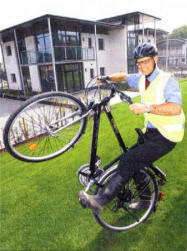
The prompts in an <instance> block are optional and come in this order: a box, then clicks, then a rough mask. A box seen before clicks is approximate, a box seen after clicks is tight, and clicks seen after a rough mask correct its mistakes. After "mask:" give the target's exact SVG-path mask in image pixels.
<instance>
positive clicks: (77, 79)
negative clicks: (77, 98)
mask: <svg viewBox="0 0 187 251" xmlns="http://www.w3.org/2000/svg"><path fill="white" fill-rule="evenodd" d="M56 70H57V81H58V89H59V91H67V92H76V91H80V90H82V89H83V88H84V85H83V67H82V63H73V64H57V65H56Z"/></svg>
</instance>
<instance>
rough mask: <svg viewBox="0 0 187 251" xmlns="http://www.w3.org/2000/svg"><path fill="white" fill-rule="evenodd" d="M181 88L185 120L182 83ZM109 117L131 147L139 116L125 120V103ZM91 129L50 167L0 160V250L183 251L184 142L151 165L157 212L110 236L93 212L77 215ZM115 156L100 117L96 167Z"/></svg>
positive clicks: (186, 89)
mask: <svg viewBox="0 0 187 251" xmlns="http://www.w3.org/2000/svg"><path fill="white" fill-rule="evenodd" d="M180 84H181V88H182V92H183V106H184V110H185V112H186V117H187V79H185V80H182V81H180ZM138 100H139V97H137V98H135V99H134V101H138ZM112 111H113V115H114V117H115V119H116V122H117V124H118V126H119V129H120V132H121V134H122V136H123V139H124V140H125V142H126V144H127V146H130V145H132V144H133V143H135V141H136V139H137V136H136V133H135V131H134V129H133V128H135V127H139V128H142V127H143V116H142V115H139V116H136V115H133V114H131V113H130V112H129V111H128V105H127V104H125V103H120V104H118V105H115V106H113V108H112ZM91 122H92V121H91V120H90V121H89V123H88V127H87V130H86V134H85V135H84V136H83V138H82V139H81V140H80V142H79V143H78V144H77V145H76V146H75V148H74V149H72V150H70V151H69V152H67V153H65V154H64V155H62V156H59V157H57V158H55V159H53V160H50V161H46V162H42V163H26V162H21V161H18V160H16V159H14V158H13V157H11V156H10V155H9V154H8V153H3V154H1V155H0V161H1V162H0V163H1V166H0V182H1V189H0V250H1V251H3V250H11V251H13V250H18V251H19V250H25V251H29V250H51V251H55V250H59V251H78V250H82V251H102V250H105V251H122V250H124V251H184V250H187V231H186V226H187V225H186V224H187V207H186V201H187V198H186V182H187V178H186V177H187V176H186V167H187V151H186V146H187V144H186V143H187V136H186V135H185V138H184V140H183V142H182V143H179V144H178V145H177V146H176V148H175V149H174V150H173V151H172V152H171V153H169V154H168V155H166V156H165V157H163V158H161V159H160V160H159V161H157V162H156V164H157V165H158V166H159V167H160V168H161V169H163V171H164V172H166V174H167V183H166V185H165V186H164V187H163V191H164V192H165V197H164V200H163V201H161V202H160V203H159V205H158V208H157V211H156V213H153V214H152V216H151V217H150V218H149V219H148V220H147V221H146V222H145V223H143V224H141V225H140V226H138V227H136V228H134V229H132V230H129V231H128V232H122V233H114V232H110V231H107V230H105V229H103V228H102V227H101V226H100V225H98V224H97V222H96V221H95V219H94V217H93V215H92V213H91V210H84V209H82V207H81V206H80V205H79V202H78V192H79V190H81V189H82V187H81V185H80V184H79V182H78V179H77V174H76V171H77V169H78V168H79V167H80V166H81V165H83V164H85V163H88V162H89V154H90V143H91V128H92V123H91ZM119 153H120V149H119V147H118V144H117V141H116V139H115V137H114V136H113V134H112V130H111V128H110V125H109V123H108V121H107V118H106V117H105V115H104V114H103V116H102V118H101V131H100V135H99V148H98V155H99V156H100V157H101V158H102V164H106V163H107V162H109V161H110V160H112V159H113V158H115V157H116V155H117V154H119Z"/></svg>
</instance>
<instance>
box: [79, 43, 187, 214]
mask: <svg viewBox="0 0 187 251" xmlns="http://www.w3.org/2000/svg"><path fill="white" fill-rule="evenodd" d="M134 58H135V60H136V64H137V66H138V69H139V71H140V73H139V74H126V73H122V72H121V73H115V74H112V75H109V76H108V79H109V80H110V81H127V82H128V84H129V86H130V87H135V88H138V89H139V92H140V95H141V103H135V104H132V105H129V109H130V111H132V112H133V113H134V114H141V113H144V118H145V120H144V124H145V127H144V129H143V133H144V139H145V140H144V142H143V143H141V144H138V145H137V146H136V148H134V149H132V150H130V151H127V152H126V153H124V154H123V155H122V157H121V159H120V162H119V164H118V168H117V173H116V174H115V175H114V176H112V178H111V179H110V180H109V181H108V183H106V185H105V186H104V187H103V189H102V191H101V192H100V193H99V194H96V195H88V194H87V193H86V192H85V191H80V192H79V198H80V203H81V204H82V206H83V207H88V208H91V209H92V210H93V212H94V213H95V214H98V213H100V212H101V210H102V209H103V208H104V206H105V205H106V204H108V203H109V202H110V201H111V200H113V199H114V197H115V196H116V195H117V194H118V193H119V192H120V190H121V188H122V186H124V185H125V184H126V183H127V182H128V181H129V180H130V178H132V177H133V178H134V179H135V183H136V185H137V189H141V187H142V186H143V185H144V184H145V182H146V181H145V177H144V176H143V174H141V173H140V172H139V171H140V170H141V169H143V168H144V167H146V166H149V165H150V164H151V163H153V162H154V161H156V160H158V159H159V158H160V157H162V156H164V155H165V154H167V153H168V152H170V151H171V150H172V149H173V148H174V147H175V145H176V143H177V142H180V141H182V138H183V135H184V122H185V118H184V113H183V111H182V98H181V91H180V88H179V85H178V82H177V81H176V80H175V79H174V78H173V77H171V75H170V74H168V73H166V72H163V71H161V70H159V68H158V67H157V62H158V51H157V48H156V47H155V46H154V45H151V44H146V43H144V44H141V45H139V46H137V47H136V49H135V51H134ZM135 174H136V175H135ZM149 194H150V191H149V188H146V189H145V190H144V192H143V194H141V195H140V198H141V200H140V201H139V202H137V203H131V204H130V205H129V207H130V208H131V209H134V210H136V209H142V208H146V207H148V206H149V200H148V199H147V198H148V197H149Z"/></svg>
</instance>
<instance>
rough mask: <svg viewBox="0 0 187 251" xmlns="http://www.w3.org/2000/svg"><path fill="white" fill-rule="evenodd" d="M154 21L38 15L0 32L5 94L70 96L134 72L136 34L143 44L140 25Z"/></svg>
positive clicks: (136, 16) (137, 16) (144, 16)
mask: <svg viewBox="0 0 187 251" xmlns="http://www.w3.org/2000/svg"><path fill="white" fill-rule="evenodd" d="M158 20H160V19H159V18H157V17H153V16H151V15H148V14H145V13H141V12H133V13H129V14H124V15H120V16H115V17H111V18H107V19H102V20H98V21H88V20H81V19H75V18H68V17H61V16H54V15H44V16H40V17H38V18H35V19H33V20H30V21H27V22H24V23H22V24H19V25H16V26H13V27H10V28H7V29H5V30H2V31H1V32H0V35H1V49H2V54H3V59H4V65H5V69H6V74H7V80H8V86H9V88H10V89H14V90H18V89H19V90H22V91H23V92H24V94H26V93H28V92H33V91H35V92H46V91H52V90H56V91H64V92H70V93H75V92H78V91H81V90H82V89H84V87H85V85H86V83H87V82H88V81H89V80H90V78H93V77H94V76H97V75H107V74H111V73H113V72H116V71H127V72H135V71H136V70H137V69H136V66H135V64H134V60H133V59H132V51H133V49H134V48H135V46H136V45H137V44H138V42H139V39H137V36H138V35H137V34H138V33H137V30H139V29H141V30H142V37H141V40H142V41H147V40H146V39H147V38H148V37H147V35H146V34H145V32H144V25H145V24H147V23H149V24H150V23H151V24H153V25H154V35H153V36H152V34H151V36H152V38H151V39H152V41H153V40H154V42H156V21H158Z"/></svg>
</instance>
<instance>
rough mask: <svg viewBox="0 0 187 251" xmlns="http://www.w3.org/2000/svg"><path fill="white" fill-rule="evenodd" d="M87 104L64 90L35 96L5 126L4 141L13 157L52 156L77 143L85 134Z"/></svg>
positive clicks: (36, 159) (50, 157)
mask: <svg viewBox="0 0 187 251" xmlns="http://www.w3.org/2000/svg"><path fill="white" fill-rule="evenodd" d="M85 111H86V107H85V106H84V104H83V103H82V102H81V101H79V100H78V99H77V98H75V97H74V96H72V95H70V94H65V93H62V92H48V93H43V94H40V95H37V96H34V97H32V98H31V99H29V100H27V101H26V102H24V104H23V105H22V106H21V107H20V108H19V109H18V110H17V111H16V112H15V113H13V114H12V115H11V116H10V118H9V119H8V121H7V123H6V125H5V129H4V135H3V137H4V144H5V147H6V149H7V150H8V152H9V153H10V154H11V155H13V156H14V157H16V158H18V159H20V160H23V161H30V162H39V161H45V160H49V159H52V158H54V157H56V156H58V155H60V154H62V153H64V152H66V151H67V150H69V149H70V148H71V147H73V146H74V145H75V143H76V142H78V140H79V139H80V137H81V135H82V134H83V133H84V130H85V128H86V122H87V117H86V116H83V115H84V114H85Z"/></svg>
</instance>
